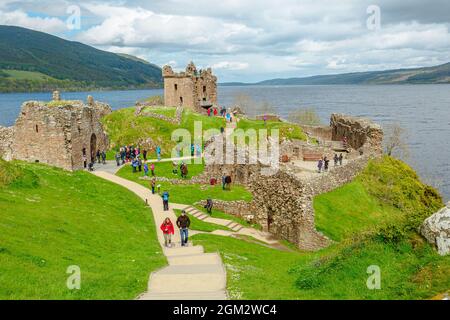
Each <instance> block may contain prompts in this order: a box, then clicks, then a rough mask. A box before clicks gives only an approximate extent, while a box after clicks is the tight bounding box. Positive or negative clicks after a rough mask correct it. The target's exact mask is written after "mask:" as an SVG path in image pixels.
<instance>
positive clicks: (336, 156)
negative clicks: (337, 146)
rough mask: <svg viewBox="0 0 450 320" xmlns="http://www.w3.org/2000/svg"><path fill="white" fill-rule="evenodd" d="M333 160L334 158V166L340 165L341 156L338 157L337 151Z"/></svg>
mask: <svg viewBox="0 0 450 320" xmlns="http://www.w3.org/2000/svg"><path fill="white" fill-rule="evenodd" d="M333 160H334V166H335V167H336V166H337V165H338V162H339V157H338V155H337V153H335V154H334V159H333Z"/></svg>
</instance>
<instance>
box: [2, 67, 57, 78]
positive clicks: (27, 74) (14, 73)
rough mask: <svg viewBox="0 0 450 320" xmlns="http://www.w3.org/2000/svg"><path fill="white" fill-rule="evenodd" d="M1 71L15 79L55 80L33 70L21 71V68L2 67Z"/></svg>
mask: <svg viewBox="0 0 450 320" xmlns="http://www.w3.org/2000/svg"><path fill="white" fill-rule="evenodd" d="M1 71H2V72H3V73H5V74H6V75H7V76H8V77H11V78H14V79H17V80H48V79H53V80H56V79H54V78H52V77H50V76H48V75H45V74H43V73H40V72H33V71H21V70H9V69H4V70H1Z"/></svg>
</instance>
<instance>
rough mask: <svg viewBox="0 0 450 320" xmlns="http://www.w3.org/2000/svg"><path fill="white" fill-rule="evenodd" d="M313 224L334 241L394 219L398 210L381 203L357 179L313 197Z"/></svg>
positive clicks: (397, 216) (398, 216) (396, 217)
mask: <svg viewBox="0 0 450 320" xmlns="http://www.w3.org/2000/svg"><path fill="white" fill-rule="evenodd" d="M314 210H315V218H316V228H317V229H318V230H319V231H321V232H323V233H324V234H325V235H327V236H328V237H330V238H331V239H333V240H335V241H340V240H342V239H344V238H346V237H349V236H350V235H351V234H353V233H357V232H360V231H363V230H368V229H371V228H375V227H377V226H378V225H379V223H380V221H383V222H387V221H395V220H396V219H399V218H400V217H401V215H402V213H401V212H400V210H398V209H396V208H393V207H391V206H386V205H384V206H383V205H382V204H381V203H380V202H379V201H377V199H376V198H374V197H372V196H371V195H369V194H368V192H367V191H366V189H365V188H364V186H363V184H362V183H361V182H360V181H354V182H352V183H349V184H347V185H345V186H343V187H341V188H339V189H336V190H334V191H332V192H330V193H326V194H322V195H319V196H317V197H315V198H314Z"/></svg>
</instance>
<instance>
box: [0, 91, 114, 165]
mask: <svg viewBox="0 0 450 320" xmlns="http://www.w3.org/2000/svg"><path fill="white" fill-rule="evenodd" d="M53 98H54V100H53V101H51V102H48V103H44V102H37V101H28V102H25V103H24V104H23V105H22V108H21V112H20V114H19V117H18V118H17V120H16V123H15V125H14V126H13V127H9V128H2V130H0V132H1V133H2V136H4V137H6V138H5V139H3V140H2V141H3V142H2V144H1V145H2V147H1V148H0V151H1V156H2V158H5V159H7V160H14V159H16V160H23V161H29V162H40V163H46V164H49V165H52V166H56V167H59V168H63V169H66V170H78V169H83V167H84V158H85V159H86V161H87V162H90V161H93V160H94V158H95V154H96V152H97V150H100V151H107V150H108V149H109V141H108V137H107V135H106V133H105V132H104V129H103V126H102V124H101V122H100V119H101V118H102V117H103V116H105V115H107V114H109V113H110V112H111V108H110V107H109V105H107V104H104V103H101V102H96V101H95V102H94V101H93V99H92V98H90V99H88V100H89V101H88V103H89V104H84V103H83V102H82V101H63V100H60V98H59V93H57V92H56V93H54V94H53Z"/></svg>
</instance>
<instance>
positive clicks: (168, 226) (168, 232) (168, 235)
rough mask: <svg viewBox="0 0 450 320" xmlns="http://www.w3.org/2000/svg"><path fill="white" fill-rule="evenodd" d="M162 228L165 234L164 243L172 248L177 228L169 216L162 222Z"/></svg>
mask: <svg viewBox="0 0 450 320" xmlns="http://www.w3.org/2000/svg"><path fill="white" fill-rule="evenodd" d="M160 228H161V230H162V232H163V235H164V245H165V246H166V247H167V248H170V247H171V246H172V235H173V234H175V230H174V228H173V224H172V221H170V218H169V217H167V218H166V219H164V222H163V223H162V224H161V227H160Z"/></svg>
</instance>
